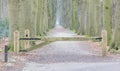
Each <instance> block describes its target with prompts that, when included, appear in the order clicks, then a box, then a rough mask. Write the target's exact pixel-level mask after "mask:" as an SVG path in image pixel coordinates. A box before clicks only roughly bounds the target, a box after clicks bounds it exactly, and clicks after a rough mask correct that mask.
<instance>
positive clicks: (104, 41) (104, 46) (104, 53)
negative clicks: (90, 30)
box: [101, 30, 107, 56]
mask: <svg viewBox="0 0 120 71" xmlns="http://www.w3.org/2000/svg"><path fill="white" fill-rule="evenodd" d="M101 36H102V56H107V31H106V30H102V33H101Z"/></svg>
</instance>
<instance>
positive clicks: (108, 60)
mask: <svg viewBox="0 0 120 71" xmlns="http://www.w3.org/2000/svg"><path fill="white" fill-rule="evenodd" d="M48 34H49V35H48V36H53V37H61V36H63V37H67V36H69V37H72V36H77V35H76V34H75V33H73V32H71V31H69V30H66V29H64V28H62V27H61V26H58V27H57V28H55V29H53V30H52V31H50V33H48ZM91 47H92V46H90V45H89V44H88V41H56V42H53V43H51V44H48V45H46V46H44V47H42V48H38V49H36V50H33V51H31V52H29V53H27V55H28V59H27V60H28V61H27V63H26V64H25V67H24V69H23V71H113V70H115V71H120V68H119V65H120V62H119V61H120V59H116V58H112V57H104V58H103V57H101V56H100V54H95V53H93V52H92V49H91Z"/></svg>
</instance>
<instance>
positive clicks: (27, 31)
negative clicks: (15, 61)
mask: <svg viewBox="0 0 120 71" xmlns="http://www.w3.org/2000/svg"><path fill="white" fill-rule="evenodd" d="M25 38H30V30H29V29H26V30H25ZM27 48H30V42H29V40H25V49H27Z"/></svg>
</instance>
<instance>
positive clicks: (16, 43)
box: [14, 30, 20, 54]
mask: <svg viewBox="0 0 120 71" xmlns="http://www.w3.org/2000/svg"><path fill="white" fill-rule="evenodd" d="M19 50H20V46H19V31H17V30H16V31H15V32H14V52H15V53H16V54H18V53H19Z"/></svg>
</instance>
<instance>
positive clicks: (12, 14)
mask: <svg viewBox="0 0 120 71" xmlns="http://www.w3.org/2000/svg"><path fill="white" fill-rule="evenodd" d="M8 3H9V5H8V7H9V11H8V14H9V27H10V28H9V31H10V34H9V42H10V44H9V45H10V46H11V47H13V38H14V37H13V34H14V32H15V31H16V30H18V31H19V32H20V37H26V35H25V30H26V29H29V30H30V37H37V36H43V35H45V34H46V32H47V31H48V30H49V29H50V28H53V27H54V24H55V19H56V18H55V17H56V16H55V15H54V14H55V13H56V12H55V11H56V7H55V0H9V1H8ZM21 43H22V42H21ZM21 46H22V44H21Z"/></svg>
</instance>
